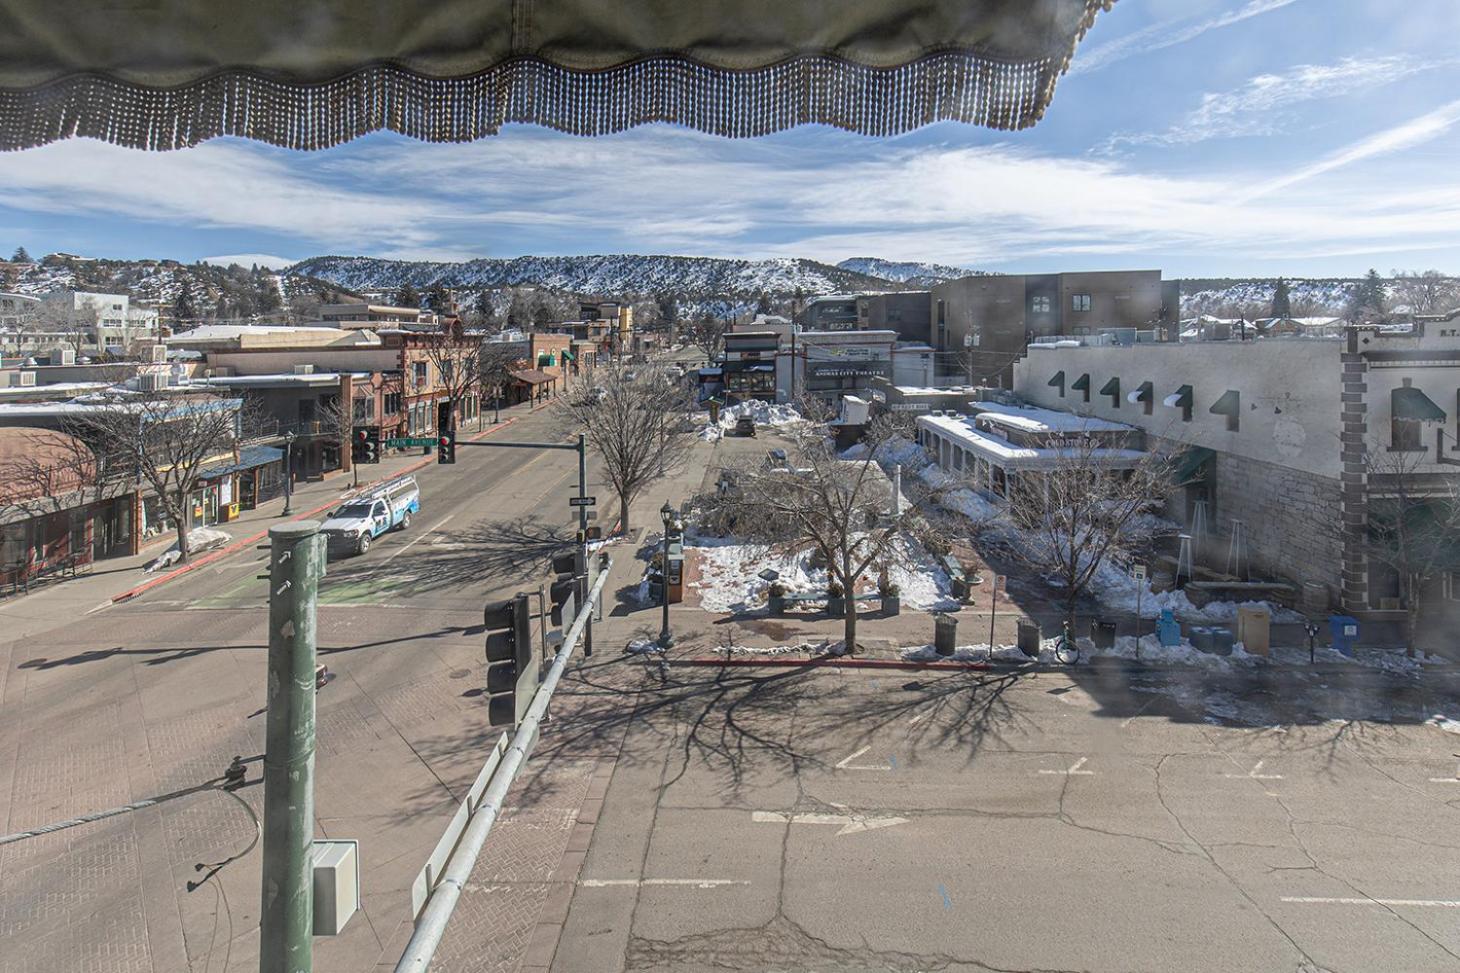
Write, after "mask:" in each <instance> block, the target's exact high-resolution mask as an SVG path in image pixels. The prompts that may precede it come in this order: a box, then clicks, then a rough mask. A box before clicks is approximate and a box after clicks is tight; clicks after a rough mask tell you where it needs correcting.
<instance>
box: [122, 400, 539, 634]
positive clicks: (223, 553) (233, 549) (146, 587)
mask: <svg viewBox="0 0 1460 973" xmlns="http://www.w3.org/2000/svg"><path fill="white" fill-rule="evenodd" d="M549 404H551V403H549ZM545 408H547V405H542V406H536V407H534V408H532V409H529V410H528V413H527V414H528V415H531V414H532V413H534V412H536V411H538V409H545ZM520 418H522V417H521V416H511V417H510V418H508V419H506V420H504V421H502V422H500V423H498V424H497V425H495V426H493V427H492V428H490V429H484V430H482V431H481V432H479V433H477V434H475V435H473V436H470V437H468V439H467V441H468V442H475V441H476V440H478V439H485V438H486V437H487V436H490V435H492V434H493V433H495V432H496V431H497V430H499V429H506V428H507V427H508V426H510V425H512V423H514V422H516V421H517V420H518V419H520ZM430 465H431V458H430V457H429V456H427V457H423V458H421V459H420V460H418V461H416V462H414V463H412V464H411V465H409V466H406V467H402V468H401V469H399V470H396V471H395V472H394V473H391V474H390V475H389V476H380V477H376V478H375V479H373V480H370V481H368V482H366V483H362V484H360V486H359V487H358V488H356V490H355V491H352V492H358V491H359V490H368V489H370V488H371V487H374V486H378V485H379V484H381V483H385V482H388V481H390V480H394V479H395V478H397V477H401V476H405V475H407V474H409V473H414V472H416V471H417V470H419V469H424V468H425V467H427V466H430ZM339 502H340V501H339V498H338V497H336V498H335V499H333V500H331V501H329V502H328V503H323V504H320V505H319V506H317V507H315V508H313V509H312V510H306V511H305V512H304V513H302V514H295V515H293V516H291V517H290V518H289V520H288V521H281V522H282V523H292V522H294V521H298V520H307V519H309V518H310V517H313V516H314V515H315V514H317V513H319V512H320V511H323V510H328V509H329V508H330V507H333V506H335V505H336V504H337V503H339ZM268 533H269V528H268V527H265V528H264V529H263V530H261V531H259V532H257V533H255V534H250V535H249V536H247V537H245V538H243V539H242V540H238V541H234V542H233V543H232V544H229V545H228V546H227V547H221V548H219V549H218V550H216V551H213V552H211V553H209V554H205V555H203V556H202V557H200V558H198V559H197V560H194V561H189V562H188V563H187V564H184V565H183V566H182V567H179V568H175V569H173V570H172V571H169V572H168V573H167V574H164V575H161V576H160V577H156V578H151V579H149V580H147V581H144V582H142V583H141V584H139V585H137V586H136V587H134V588H128V589H127V590H126V591H123V592H122V593H121V594H117V595H113V596H112V598H111V603H112V604H113V605H115V604H117V603H119V602H123V601H129V600H131V599H133V598H135V597H137V596H138V595H140V594H143V593H145V592H148V591H151V590H152V589H153V588H157V587H160V586H162V585H164V584H167V582H169V581H171V580H173V579H174V578H180V577H182V576H183V575H185V574H187V573H188V572H189V571H195V570H197V569H198V568H201V567H206V566H207V565H209V564H212V563H213V562H214V561H218V560H221V559H222V558H225V557H227V556H228V555H230V554H236V553H237V552H239V551H241V550H243V549H244V548H245V547H247V546H248V545H250V544H254V543H257V542H258V541H260V540H262V539H263V538H264V537H266V536H268Z"/></svg>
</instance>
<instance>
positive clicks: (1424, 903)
mask: <svg viewBox="0 0 1460 973" xmlns="http://www.w3.org/2000/svg"><path fill="white" fill-rule="evenodd" d="M1282 901H1283V902H1295V903H1298V904H1300V905H1383V906H1406V905H1411V906H1415V907H1417V908H1423V909H1460V900H1456V899H1345V898H1331V899H1330V898H1323V897H1321V896H1309V895H1285V896H1283V897H1282Z"/></svg>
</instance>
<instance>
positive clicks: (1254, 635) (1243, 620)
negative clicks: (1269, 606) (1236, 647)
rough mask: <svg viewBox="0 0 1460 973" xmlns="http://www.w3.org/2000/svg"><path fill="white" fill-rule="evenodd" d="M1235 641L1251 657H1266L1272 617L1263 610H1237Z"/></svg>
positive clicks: (1243, 607)
mask: <svg viewBox="0 0 1460 973" xmlns="http://www.w3.org/2000/svg"><path fill="white" fill-rule="evenodd" d="M1234 624H1235V626H1236V635H1237V641H1238V642H1241V643H1242V647H1243V648H1244V649H1245V650H1246V651H1247V652H1248V653H1250V654H1252V655H1268V654H1270V647H1271V644H1272V615H1271V614H1269V613H1268V611H1267V610H1266V609H1264V608H1248V607H1246V606H1245V605H1244V606H1241V607H1239V608H1238V609H1237V620H1236V622H1235V623H1234Z"/></svg>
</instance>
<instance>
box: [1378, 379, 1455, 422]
mask: <svg viewBox="0 0 1460 973" xmlns="http://www.w3.org/2000/svg"><path fill="white" fill-rule="evenodd" d="M1389 409H1390V413H1391V414H1392V415H1393V416H1394V418H1396V419H1410V420H1415V421H1418V422H1444V421H1445V410H1444V409H1441V408H1440V407H1439V406H1437V405H1435V403H1434V402H1433V401H1432V400H1431V399H1430V397H1429V396H1428V395H1425V394H1424V393H1423V392H1421V391H1420V390H1419V389H1417V388H1414V387H1413V386H1410V385H1406V386H1404V387H1403V388H1397V389H1395V390H1394V391H1393V392H1390V393H1389Z"/></svg>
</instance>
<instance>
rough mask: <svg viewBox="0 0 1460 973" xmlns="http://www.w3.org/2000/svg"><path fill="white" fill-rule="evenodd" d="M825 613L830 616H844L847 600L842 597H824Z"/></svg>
mask: <svg viewBox="0 0 1460 973" xmlns="http://www.w3.org/2000/svg"><path fill="white" fill-rule="evenodd" d="M826 613H827V614H828V615H830V616H831V617H832V618H845V617H846V614H847V600H846V598H843V597H836V598H831V597H828V598H827V599H826Z"/></svg>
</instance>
